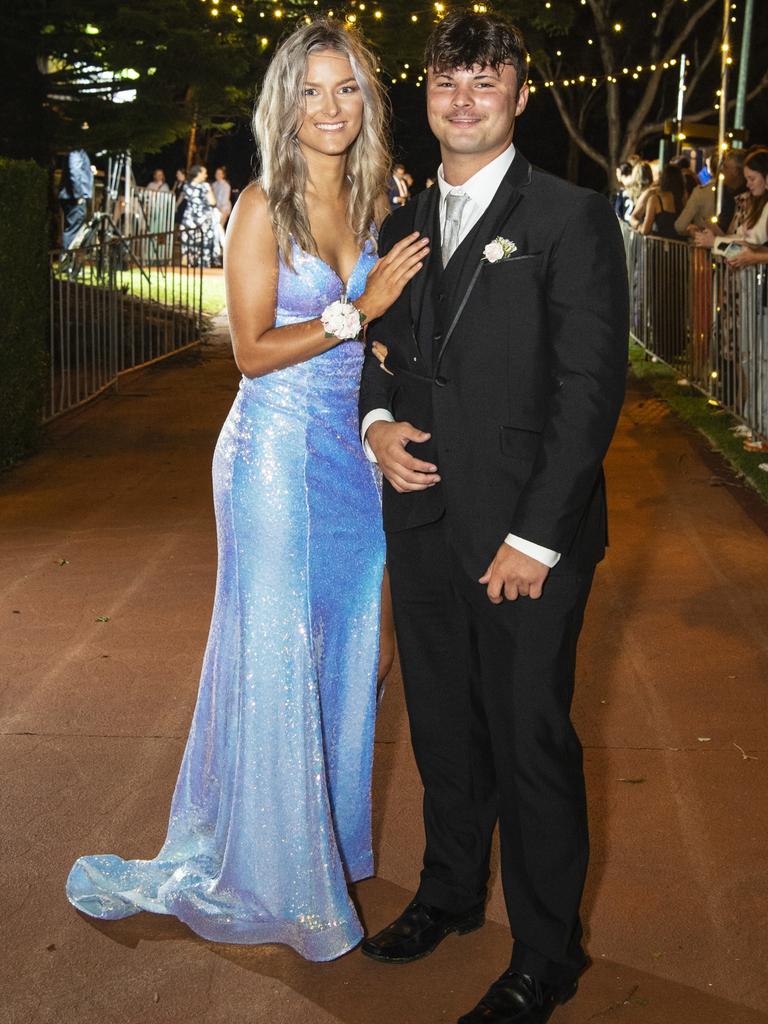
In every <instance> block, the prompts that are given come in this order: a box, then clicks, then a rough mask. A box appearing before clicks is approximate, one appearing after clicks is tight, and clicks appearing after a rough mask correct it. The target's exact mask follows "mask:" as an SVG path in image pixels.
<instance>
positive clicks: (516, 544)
mask: <svg viewBox="0 0 768 1024" xmlns="http://www.w3.org/2000/svg"><path fill="white" fill-rule="evenodd" d="M504 543H505V544H509V546H510V547H511V548H515V549H516V550H517V551H522V553H523V554H524V555H528V557H529V558H535V559H536V561H537V562H541V563H542V564H543V565H546V566H547V568H548V569H554V567H555V566H556V565H557V563H558V562H559V561H560V552H559V551H552V550H551V549H550V548H543V547H542V546H541V544H534V543H533V541H532V540H524V539H523V538H522V537H516V536H515V534H514V533H508V534H507V536H506V537H505V538H504Z"/></svg>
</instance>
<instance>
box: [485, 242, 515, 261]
mask: <svg viewBox="0 0 768 1024" xmlns="http://www.w3.org/2000/svg"><path fill="white" fill-rule="evenodd" d="M513 252H517V246H516V245H515V243H514V242H512V241H510V240H509V239H508V238H502V237H501V236H499V237H498V238H494V240H493V241H492V242H489V243H488V245H486V247H485V248H484V249H483V259H484V260H486V262H488V263H500V262H501V261H502V260H508V259H509V257H510V256H511V255H512V253H513Z"/></svg>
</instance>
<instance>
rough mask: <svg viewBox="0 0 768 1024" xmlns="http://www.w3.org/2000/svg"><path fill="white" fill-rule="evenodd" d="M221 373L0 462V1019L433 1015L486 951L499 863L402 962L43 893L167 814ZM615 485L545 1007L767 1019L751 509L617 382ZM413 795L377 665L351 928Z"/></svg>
mask: <svg viewBox="0 0 768 1024" xmlns="http://www.w3.org/2000/svg"><path fill="white" fill-rule="evenodd" d="M236 381H237V377H236V371H235V368H234V365H233V363H232V360H231V358H230V355H229V352H228V349H227V347H226V345H225V344H222V343H221V339H219V342H218V343H214V344H212V345H210V346H207V347H206V349H205V350H204V351H203V352H202V353H201V354H192V355H188V356H186V357H183V358H182V359H178V360H177V361H176V362H175V363H173V362H170V363H168V364H166V365H162V366H158V367H156V368H154V369H152V370H149V371H146V372H144V373H142V374H141V375H137V376H135V377H133V378H131V379H129V380H128V381H126V382H124V383H123V384H121V388H120V392H119V393H118V394H115V395H110V396H108V397H107V398H105V399H103V400H101V401H99V402H97V403H95V404H94V405H92V406H91V407H89V408H87V409H85V410H83V411H81V412H79V413H77V414H75V415H72V416H70V417H69V418H65V419H64V420H62V421H61V422H60V423H58V424H57V425H56V427H55V428H54V429H53V430H52V431H51V435H50V438H49V441H48V443H47V444H46V446H45V447H44V449H43V451H42V452H41V453H40V454H38V455H37V456H35V457H34V458H31V459H29V460H28V461H27V462H26V463H25V464H23V465H22V466H20V467H18V468H17V469H15V470H14V471H12V472H10V473H8V474H6V475H5V476H3V477H2V478H0V569H1V571H0V624H1V627H2V632H1V633H0V645H1V647H2V649H1V651H0V675H1V676H2V686H1V687H0V733H1V735H0V772H2V782H3V784H2V786H1V787H0V832H1V834H2V849H3V855H2V877H1V879H0V881H1V883H2V894H3V899H2V910H0V935H2V949H3V955H2V958H0V1021H2V1024H54V1022H55V1024H147V1022H152V1024H155V1022H157V1024H193V1022H194V1024H198V1022H199V1024H246V1022H247V1024H267V1022H269V1024H283V1022H285V1024H295V1022H296V1024H298V1022H302V1024H303V1022H308V1024H392V1022H394V1024H438V1022H449V1024H450V1022H453V1021H455V1020H456V1017H457V1016H458V1015H459V1014H460V1013H461V1012H464V1011H465V1010H467V1009H468V1008H469V1007H470V1006H472V1005H473V1004H474V1002H475V1001H476V999H477V998H478V997H479V996H480V995H481V994H482V992H483V991H484V989H485V987H486V985H487V983H488V982H490V981H491V980H492V979H493V978H494V977H495V976H496V974H497V973H499V972H500V971H501V970H502V969H503V967H504V966H505V963H506V960H507V958H508V953H509V939H508V934H507V932H506V929H505V925H504V920H505V916H504V911H503V906H502V901H501V894H500V891H499V884H498V878H497V877H495V882H494V886H493V892H492V896H491V900H490V906H489V917H490V919H489V921H488V923H487V925H486V927H485V928H484V929H483V930H481V931H480V932H477V933H475V934H473V935H470V936H466V937H463V938H457V937H451V938H450V939H449V940H447V941H446V942H445V943H443V945H442V946H441V947H440V949H439V950H438V951H437V952H436V953H435V954H434V955H433V956H432V957H430V958H428V959H427V960H424V961H421V962H419V963H417V964H414V965H411V966H409V967H401V968H386V967H383V966H379V965H376V964H374V963H372V962H370V961H366V960H365V959H364V958H363V957H362V956H361V955H360V954H359V953H357V952H355V953H352V954H350V955H349V956H347V957H344V958H343V959H342V960H340V961H336V962H334V963H331V964H324V965H315V964H307V963H304V962H303V961H301V960H300V959H299V958H298V957H297V956H296V955H295V954H294V953H292V952H291V951H290V950H287V949H285V948H281V947H276V946H271V947H246V948H243V947H236V946H217V945H215V944H212V943H208V942H205V941H203V940H201V939H199V938H197V937H196V936H195V935H193V934H192V933H191V932H190V931H188V930H187V929H186V928H185V927H184V926H182V925H180V924H179V923H177V922H176V921H175V920H173V919H169V918H163V917H155V916H151V915H148V914H142V915H140V916H138V917H136V918H132V919H129V920H126V921H123V922H114V923H104V924H100V923H98V922H93V921H91V920H89V919H86V918H85V917H81V916H80V915H78V914H77V913H76V912H75V911H74V910H72V909H71V908H70V907H69V905H68V904H67V902H66V900H65V898H64V891H63V887H64V880H65V878H66V875H67V871H68V870H69V867H70V865H71V863H72V861H73V860H74V859H75V857H76V856H78V855H79V854H81V853H86V852H91V853H95V852H106V851H113V852H119V853H121V854H123V855H124V856H129V857H150V856H153V855H154V854H155V853H156V851H157V849H158V848H159V845H160V843H161V841H162V838H163V836H164V834H165V823H166V816H167V812H168V805H169V800H170V795H171V792H172V788H173V784H174V782H175V778H176V772H177V769H178V764H179V758H180V755H181V751H182V747H183V742H184V738H185V735H186V731H187V728H188V724H189V720H190V716H191V712H192V707H193V701H194V697H195V691H196V686H197V674H198V671H199V666H200V660H201V656H202V652H203V646H204V642H205V636H206V631H207V626H208V618H209V615H210V607H211V601H212V596H213V584H214V572H215V558H216V551H215V538H214V532H213V517H212V509H211V498H210V459H211V452H212V448H213V444H214V442H215V438H216V435H217V432H218V429H219V426H220V424H221V422H222V420H223V419H224V416H225V415H226V411H227V409H228V407H229V404H230V402H231V400H232V397H233V394H234V390H235V388H236ZM608 478H609V494H610V500H611V507H612V548H611V553H610V557H609V559H608V560H607V561H606V562H605V563H604V564H603V566H601V568H600V570H599V572H598V577H597V582H596V586H595V591H594V596H593V599H592V602H591V605H590V609H589V611H588V622H587V626H586V629H585V635H584V641H583V644H582V648H581V658H580V666H579V684H578V688H577V699H576V706H575V719H576V722H577V725H578V728H579V731H580V734H581V736H582V739H583V742H584V745H585V754H586V767H587V773H588V782H589V791H590V801H591V818H592V831H593V856H592V863H591V868H590V875H589V883H588V890H587V896H586V902H585V912H586V918H587V927H588V937H589V949H590V951H591V954H592V956H593V958H594V966H593V968H592V969H591V970H590V971H589V972H588V973H587V975H586V976H585V978H584V980H583V982H582V987H581V991H580V993H579V996H578V998H577V999H576V1000H574V1001H573V1002H572V1003H571V1004H569V1005H568V1006H567V1007H565V1008H563V1009H562V1010H561V1011H559V1012H558V1014H557V1015H556V1016H555V1017H554V1018H553V1019H554V1021H556V1022H557V1024H577V1022H578V1024H587V1022H598V1024H617V1022H624V1021H627V1022H631V1024H634V1022H645V1024H757V1022H760V1021H763V1022H765V1021H768V1016H765V1015H764V1013H763V1007H764V1006H765V1004H766V1001H768V968H766V963H768V838H767V836H768V800H767V799H766V792H767V791H768V714H766V712H767V711H768V585H767V581H768V544H766V536H765V529H764V526H763V525H761V522H762V523H764V522H765V517H764V516H763V515H762V513H763V509H762V506H760V507H758V504H757V502H756V500H755V501H751V500H750V499H749V496H748V495H739V493H738V485H737V484H736V483H735V482H734V481H733V480H732V479H731V478H730V477H729V476H728V474H727V472H726V471H725V470H723V469H722V468H720V467H718V464H717V462H715V461H713V459H712V456H711V455H706V454H704V455H703V454H702V449H701V445H700V442H699V441H698V440H696V439H694V438H692V436H691V435H690V434H689V433H688V432H687V431H686V429H685V428H682V427H681V426H680V425H679V424H678V423H677V421H676V420H674V418H672V417H671V416H670V415H669V414H668V412H667V411H666V410H665V408H664V407H663V406H662V405H661V404H660V403H659V402H657V401H656V400H654V399H652V398H649V397H648V396H646V395H645V394H643V393H640V392H638V391H635V390H632V391H630V395H629V397H628V400H627V404H626V409H625V413H624V416H623V418H622V422H621V427H620V430H619V433H618V435H617V438H616V441H615V443H614V446H613V448H612V451H611V453H610V457H609V460H608ZM713 484H714V485H716V486H713ZM737 499H739V500H737ZM761 516H762V519H761ZM104 616H108V618H109V621H106V622H100V621H97V620H98V619H99V618H100V617H104ZM420 800H421V793H420V787H419V782H418V778H417V776H416V773H415V769H414V765H413V761H412V758H411V753H410V748H409V743H408V736H407V727H406V722H405V715H404V709H403V705H402V697H401V684H400V679H399V676H398V674H397V672H394V673H393V674H392V677H391V678H390V681H389V683H388V687H387V693H386V697H385V700H384V704H383V707H382V711H381V716H380V720H379V725H378V730H377V759H376V776H375V825H376V833H375V835H376V849H377V860H378V876H377V877H376V878H375V879H372V880H370V881H368V882H365V883H363V884H361V885H359V886H357V887H356V898H357V899H358V901H359V904H360V907H361V910H362V914H363V917H364V920H365V923H366V925H367V927H368V929H369V930H376V929H377V928H378V927H380V926H381V925H382V924H384V923H385V922H386V921H387V920H388V919H390V918H391V917H393V916H394V915H395V914H396V913H398V912H399V911H400V909H401V908H402V906H403V905H404V904H405V902H406V901H407V900H408V898H409V897H410V894H411V892H412V891H413V888H414V886H415V882H416V877H417V872H418V868H419V859H420V852H421V825H420ZM495 876H497V873H495Z"/></svg>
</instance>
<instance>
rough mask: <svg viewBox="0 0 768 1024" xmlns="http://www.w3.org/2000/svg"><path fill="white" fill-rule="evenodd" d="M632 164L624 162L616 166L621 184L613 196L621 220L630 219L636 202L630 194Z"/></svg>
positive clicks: (617, 177)
mask: <svg viewBox="0 0 768 1024" xmlns="http://www.w3.org/2000/svg"><path fill="white" fill-rule="evenodd" d="M632 171H633V167H632V164H630V163H629V162H626V161H625V162H624V163H622V164H619V166H618V167H617V168H616V180H617V181H618V183H619V185H620V186H621V187H620V189H619V191H618V192H617V193H616V194H615V195H614V197H613V209H614V211H615V213H616V216H617V217H618V218H619V220H624V221H626V220H628V219H629V215H630V213H631V212H632V207H633V206H634V203H633V201H632V196H631V194H630V186H631V184H632Z"/></svg>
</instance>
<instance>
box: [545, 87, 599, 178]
mask: <svg viewBox="0 0 768 1024" xmlns="http://www.w3.org/2000/svg"><path fill="white" fill-rule="evenodd" d="M550 92H551V93H552V96H553V97H554V100H555V104H556V106H557V110H558V113H559V114H560V120H561V121H562V122H563V124H564V125H565V130H566V131H567V132H568V134H569V135H570V137H571V138H572V139H573V141H574V142H575V143H576V145H577V146H578V147H579V149H580V150H581V151H582V152H583V153H586V155H587V156H588V157H589V158H590V160H594V161H595V163H596V164H598V165H599V166H600V167H602V168H603V170H604V171H605V173H606V174H609V173H610V161H609V160H607V159H606V157H605V154H604V153H601V152H600V150H599V149H595V147H594V146H592V145H590V143H589V142H587V140H586V139H585V138H584V135H583V134H582V132H581V131H579V129H578V128H577V126H576V125H575V124H574V122H573V118H572V117H571V112H570V111H569V110H568V107H567V106H566V104H565V100H564V98H563V95H562V93H561V92H560V90H559V89H558V88H557V86H552V87H551V89H550Z"/></svg>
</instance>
